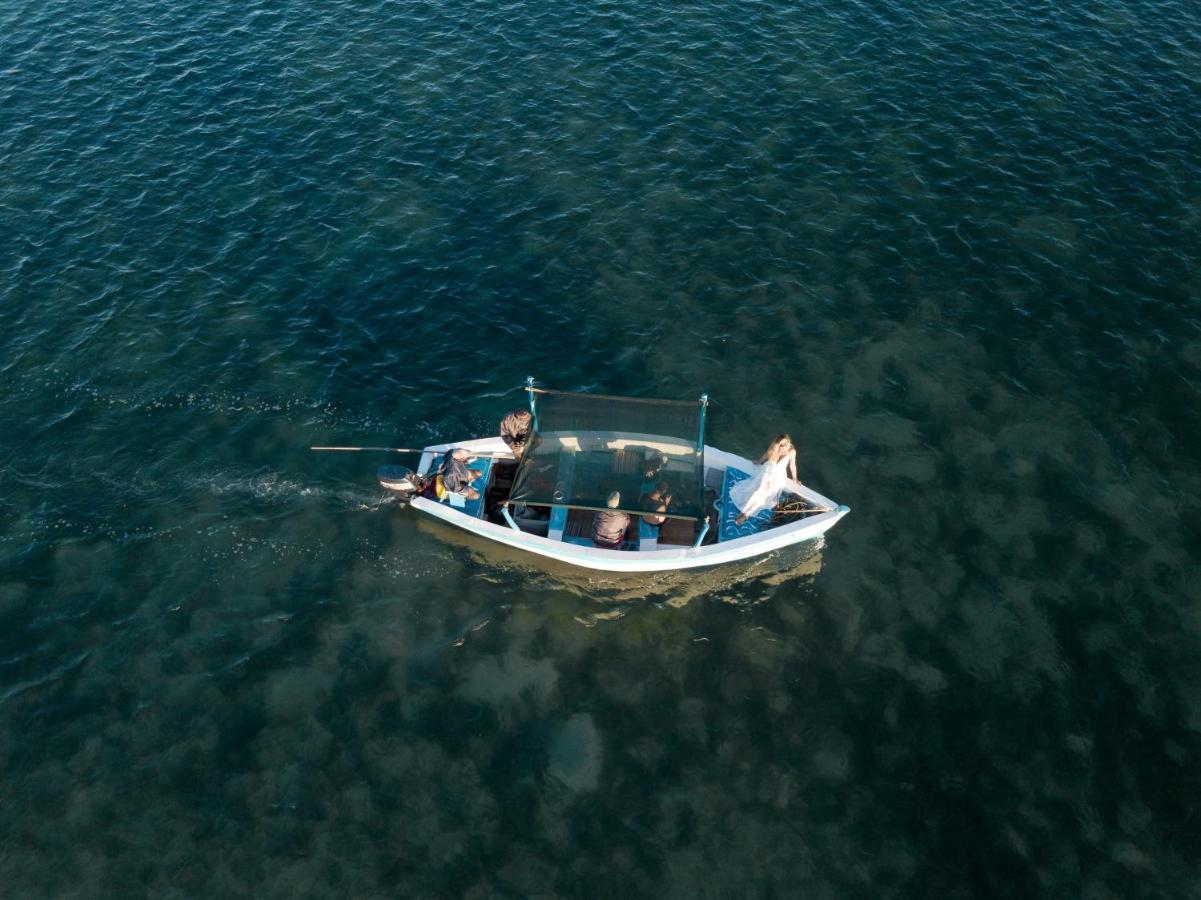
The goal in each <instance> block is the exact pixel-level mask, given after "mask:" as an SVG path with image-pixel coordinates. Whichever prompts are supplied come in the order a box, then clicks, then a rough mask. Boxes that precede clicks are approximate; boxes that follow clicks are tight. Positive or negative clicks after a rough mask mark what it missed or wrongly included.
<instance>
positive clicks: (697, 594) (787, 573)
mask: <svg viewBox="0 0 1201 900" xmlns="http://www.w3.org/2000/svg"><path fill="white" fill-rule="evenodd" d="M417 527H418V529H419V530H420V531H421V532H423V533H426V534H429V535H430V536H432V537H434V538H436V539H437V540H439V541H443V542H445V543H447V544H450V545H451V546H453V547H455V548H456V549H457V550H459V551H462V552H465V553H466V554H467V556H468V557H469V562H470V565H471V566H473V567H474V568H476V569H477V570H478V574H479V577H481V578H483V579H485V580H490V581H494V582H496V583H497V584H503V585H508V586H512V584H513V583H514V581H515V578H519V579H520V583H521V584H522V586H523V587H524V588H526V589H528V590H532V591H556V590H566V591H568V592H569V593H571V594H573V595H575V596H576V597H578V598H580V599H583V600H588V601H591V602H593V603H598V604H603V605H604V606H605V607H607V609H605V610H602V611H598V612H596V613H593V614H590V615H588V616H586V617H580V618H579V621H581V622H582V623H583V624H586V625H595V624H597V623H599V622H601V621H606V620H609V619H617V618H621V617H622V616H624V615H626V614H627V613H628V612H629V611H631V610H632V609H637V608H640V607H641V606H644V605H652V606H660V607H662V606H669V607H675V608H682V607H684V606H687V605H688V604H689V603H691V602H692V601H693V600H698V599H702V598H704V599H706V600H716V601H720V602H723V603H729V604H733V605H737V606H746V607H751V606H756V605H758V604H760V603H762V602H764V601H766V600H768V599H769V598H771V597H772V596H773V595H774V594H775V593H776V591H777V589H780V588H782V587H784V586H794V587H799V588H804V587H807V586H808V585H810V584H812V582H813V580H814V578H815V577H816V576H817V574H818V572H820V571H821V567H822V550H823V549H824V547H825V540H824V539H823V538H821V537H818V538H815V539H814V540H811V541H806V542H805V543H803V544H794V545H791V546H788V547H785V548H783V549H781V550H777V551H775V552H773V553H769V554H765V555H763V556H758V557H754V558H753V559H748V560H741V561H739V562H733V563H725V564H722V565H717V566H711V567H708V568H700V569H687V570H676V571H668V572H631V573H623V572H600V571H596V570H592V569H584V568H579V567H576V566H572V565H568V564H566V563H561V562H558V561H556V560H552V559H547V558H545V557H539V556H532V555H531V554H529V553H527V552H525V551H523V550H519V549H517V548H513V547H509V546H506V545H505V544H499V543H497V542H495V541H491V540H488V539H487V538H483V537H480V536H479V535H475V534H472V533H471V532H468V531H464V530H462V529H461V528H455V527H454V526H451V525H447V524H445V523H443V522H440V521H438V520H436V519H428V518H425V517H422V518H421V519H420V520H419V521H418V523H417Z"/></svg>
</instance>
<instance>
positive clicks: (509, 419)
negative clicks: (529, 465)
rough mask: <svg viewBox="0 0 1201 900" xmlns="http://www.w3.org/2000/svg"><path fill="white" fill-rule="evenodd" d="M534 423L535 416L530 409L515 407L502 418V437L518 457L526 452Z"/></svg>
mask: <svg viewBox="0 0 1201 900" xmlns="http://www.w3.org/2000/svg"><path fill="white" fill-rule="evenodd" d="M533 423H534V417H533V416H532V415H530V411H529V410H528V409H515V410H513V411H512V412H511V413H509V414H508V415H507V416H505V417H504V418H503V419H501V420H500V439H501V440H502V441H504V442H505V446H506V447H508V448H509V449H510V450H511V451H512V452H513V455H514V456H515V457H517V458H518V459H521V454H522V453H524V452H525V447H526V444H527V442H528V441H529V439H530V427H531V426H532V425H533Z"/></svg>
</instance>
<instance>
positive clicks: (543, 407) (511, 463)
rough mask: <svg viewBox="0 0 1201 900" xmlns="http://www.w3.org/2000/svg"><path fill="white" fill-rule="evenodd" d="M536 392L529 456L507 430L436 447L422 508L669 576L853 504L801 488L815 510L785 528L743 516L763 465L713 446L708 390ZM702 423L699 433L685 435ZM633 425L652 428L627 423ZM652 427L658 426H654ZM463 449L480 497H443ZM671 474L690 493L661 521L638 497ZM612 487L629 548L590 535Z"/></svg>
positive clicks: (576, 555)
mask: <svg viewBox="0 0 1201 900" xmlns="http://www.w3.org/2000/svg"><path fill="white" fill-rule="evenodd" d="M527 391H528V392H529V395H530V399H531V407H532V408H533V409H534V411H535V417H534V423H535V427H534V433H533V435H532V437H531V440H530V444H529V449H527V450H526V452H525V454H524V455H523V457H522V459H521V461H520V462H517V460H516V459H515V458H514V456H513V455H512V453H511V452H510V451H509V449H508V447H507V446H506V445H505V444H504V442H503V441H502V440H501V439H500V438H499V437H487V438H478V439H473V440H466V441H459V442H454V443H445V444H434V445H431V446H429V447H426V448H425V449H424V451H423V453H422V456H421V462H420V463H419V465H418V468H417V474H418V475H419V476H421V477H420V478H419V479H415V480H416V481H418V482H419V483H423V482H424V483H426V484H427V485H429V487H427V489H426V490H425V491H423V492H422V493H421V494H419V495H416V496H412V497H411V499H410V503H411V505H412V507H413V508H414V509H417V510H419V511H421V512H422V513H425V514H426V515H429V516H433V517H434V518H437V519H441V520H443V521H445V522H448V523H450V524H452V525H455V526H458V527H459V528H463V529H465V530H467V531H470V532H472V533H474V534H477V535H480V536H482V537H485V538H488V539H490V540H493V541H496V542H498V543H501V544H506V545H508V546H510V547H516V548H519V549H521V550H526V551H529V552H530V553H535V554H538V555H539V556H544V557H548V558H550V559H554V560H558V561H560V562H564V563H568V564H571V565H575V566H580V567H583V568H587V569H596V570H602V571H608V572H662V571H669V570H675V569H692V568H697V567H701V566H716V565H721V564H723V563H730V562H735V561H737V560H745V559H750V558H752V557H756V556H760V555H762V554H766V553H770V552H772V551H775V550H779V549H781V548H783V547H788V546H791V545H794V544H799V543H801V542H803V541H808V540H812V539H813V538H816V537H818V536H820V535H822V534H824V533H825V532H826V531H828V530H829V529H830V528H832V527H833V526H834V524H835V523H836V522H838V521H839V520H840V519H841V518H842V517H843V516H845V515H846V514H847V513H848V512H850V510H849V508H848V507H846V506H842V505H840V504H838V503H836V502H835V501H834V500H831V499H830V498H829V497H826V496H824V495H822V494H819V493H818V492H817V491H815V490H813V489H812V488H810V487H808V486H807V485H802V486H801V493H802V496H803V499H804V501H805V505H806V506H807V507H808V508H809V509H807V510H806V512H805V514H804V515H801V516H799V517H797V518H795V519H793V520H791V521H785V522H783V524H780V518H779V517H778V516H777V517H775V518H773V516H772V511H771V510H765V511H763V512H762V513H760V514H759V515H758V516H756V517H754V518H752V519H750V520H749V521H747V522H745V523H743V524H742V525H739V524H737V523H736V522H735V519H736V517H737V515H738V512H739V511H738V509H737V508H736V507H735V506H734V504H733V503H732V502H730V500H729V489H730V487H731V485H733V484H735V483H737V481H739V480H741V479H743V478H746V477H749V476H750V474H751V473H753V472H754V471H755V468H756V467H755V464H754V463H753V462H751V461H750V460H749V459H746V458H745V457H742V456H738V455H737V454H734V453H729V452H727V451H725V450H720V449H718V448H716V447H710V446H708V445H707V444H705V443H704V440H703V435H704V419H705V409H706V406H707V402H708V401H707V398H706V397H702V398H701V399H700V401H699V403H692V404H679V403H673V402H669V401H645V400H639V399H636V398H618V397H602V396H597V395H588V394H568V393H565V392H557V391H546V390H542V389H538V388H535V387H533V384H532V379H531V381H530V384H529V386H528V387H527ZM656 404H658V405H656ZM689 416H691V417H692V418H691V419H690V418H689ZM623 420H624V421H623ZM661 422H662V423H664V424H660V423H661ZM694 422H695V423H697V424H696V427H695V430H693V431H692V433H691V434H690V435H687V436H685V435H684V434H683V433H682V432H684V431H685V430H686V429H687V428H688V427H689V426H690V425H692V424H693V423H694ZM632 424H639V425H641V426H642V429H641V430H638V431H630V430H625V429H626V428H627V427H631V425H632ZM581 426H582V427H581ZM598 426H600V427H598ZM651 429H653V430H654V433H648V432H650V431H651ZM454 449H461V450H466V451H468V452H469V453H471V454H472V455H474V456H476V457H477V461H476V462H473V463H471V468H473V469H477V470H479V471H480V472H481V474H480V476H479V477H478V478H477V479H476V480H475V481H474V482H473V483H472V486H473V487H474V488H475V489H476V490H477V491H478V493H479V497H478V498H475V499H472V500H466V499H465V498H464V497H463V496H461V495H457V494H444V495H443V496H442V498H441V499H439V498H438V496H437V495H436V494H435V492H434V491H433V490H432V485H433V481H434V476H435V475H436V473H437V471H438V467H439V466H440V465H441V462H442V460H443V458H444V455H445V454H446V453H447V452H449V451H451V450H454ZM651 457H654V458H656V459H658V460H659V461H660V462H661V465H662V467H661V468H660V469H659V470H658V471H657V472H656V473H655V474H654V475H653V477H652V476H651V475H650V474H649V473H648V472H647V471H646V460H647V459H648V458H651ZM403 471H404V470H401V469H399V467H384V468H383V469H381V471H380V480H381V483H383V484H385V486H390V487H393V488H394V489H395V488H396V487H397V486H398V481H403V479H402V478H401V477H400V475H401V473H403ZM661 479H666V480H668V481H669V482H672V483H673V484H675V485H678V486H679V488H678V492H677V491H673V494H675V495H676V496H677V497H680V496H682V499H681V500H679V501H678V502H676V504H675V505H674V506H672V507H669V509H668V510H667V520H666V521H665V522H663V524H662V525H661V526H659V527H655V526H651V525H649V524H648V523H647V521H646V518H645V514H646V507H644V506H640V505H638V504H639V500H638V499H637V498H639V497H640V496H643V497H644V496H645V494H646V492H647V491H649V490H651V489H653V483H652V482H653V481H657V480H661ZM612 487H620V488H622V490H621V491H619V492H618V493H621V494H622V496H623V497H624V498H625V499H624V501H623V503H624V505H623V506H621V507H620V508H621V509H623V510H624V511H625V512H627V513H629V514H630V516H631V519H632V524H631V527H630V529H629V531H628V532H627V535H626V537H627V540H625V541H624V542H623V544H622V549H607V548H603V547H600V546H596V545H595V544H594V543H593V541H592V539H591V537H590V526H591V522H592V518H593V516H595V515H596V513H597V512H598V511H600V510H603V509H604V508H605V506H606V505H607V504H605V502H604V500H603V498H604V496H605V494H606V493H608V491H609V489H610V488H612ZM610 496H611V495H610ZM598 498H601V499H598ZM523 504H524V513H525V514H524V515H523V514H521V513H522V505H523ZM515 513H517V514H516V515H515ZM635 529H636V531H637V533H636V534H635Z"/></svg>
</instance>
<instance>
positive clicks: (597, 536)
mask: <svg viewBox="0 0 1201 900" xmlns="http://www.w3.org/2000/svg"><path fill="white" fill-rule="evenodd" d="M605 506H607V507H609V508H608V509H606V510H605V511H604V512H598V513H597V514H596V515H595V516H593V518H592V543H593V544H595V545H596V546H597V547H603V548H604V549H606V550H620V549H621V542H622V541H623V540H625V536H626V529H627V528H629V527H630V516H629V514H628V513H624V512H622V511H621V510H620V509H618V508H617V507H619V506H621V492H620V491H614V492H613V493H611V494H610V495H609V498H608V500H606V501H605Z"/></svg>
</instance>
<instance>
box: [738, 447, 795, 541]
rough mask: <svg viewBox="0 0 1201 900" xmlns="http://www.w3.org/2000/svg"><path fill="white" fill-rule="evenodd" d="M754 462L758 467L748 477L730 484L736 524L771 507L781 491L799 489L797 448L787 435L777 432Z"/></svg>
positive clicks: (790, 491) (788, 491)
mask: <svg viewBox="0 0 1201 900" xmlns="http://www.w3.org/2000/svg"><path fill="white" fill-rule="evenodd" d="M755 463H756V465H757V467H758V468H756V469H755V471H754V472H753V473H752V474H751V477H750V478H746V479H743V480H742V481H740V482H738V483H737V484H736V485H734V486H733V487H732V488H730V499H731V500H733V501H734V505H735V506H737V507H738V509H739V513H738V518H737V519H735V520H734V524H735V525H741V524H742V523H743V522H745V521H746V520H747V519H749V518H750V517H751V516H753V515H755V514H756V513H757V512H759V511H760V510H762V509H767V508H768V507H774V506H775V505H776V504H777V503H778V502H780V494H781V493H785V492H787V493H796V494H799V493H800V487H801V483H800V482H799V481H797V477H796V449H795V448H794V447H793V446H792V438H790V437H789V436H788V435H786V434H781V435H779V436H777V437H776V439H775V440H774V441H772V442H771V446H769V447H768V448H767V450H766V451H765V452H764V454H763V455H762V456H760V457H759V458H758V459H757V460H755Z"/></svg>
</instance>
